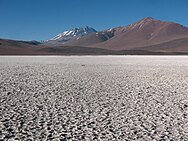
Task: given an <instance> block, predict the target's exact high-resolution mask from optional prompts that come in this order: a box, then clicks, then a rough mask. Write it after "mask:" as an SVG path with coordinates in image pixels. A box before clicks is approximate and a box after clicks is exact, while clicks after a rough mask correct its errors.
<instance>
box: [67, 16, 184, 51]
mask: <svg viewBox="0 0 188 141" xmlns="http://www.w3.org/2000/svg"><path fill="white" fill-rule="evenodd" d="M182 38H188V28H187V27H184V26H182V25H180V24H177V23H173V22H163V21H160V20H155V19H153V18H150V17H149V18H144V19H142V20H140V21H138V22H136V23H133V24H131V25H128V26H125V27H117V28H112V29H109V30H104V31H101V32H97V33H92V34H89V35H87V36H84V37H82V38H80V39H78V40H74V41H72V42H69V43H68V45H73V46H74V45H77V46H78V45H79V46H87V47H99V48H104V49H110V50H130V49H135V48H137V49H138V48H139V47H145V46H152V45H157V44H162V43H165V42H170V41H173V40H177V39H182Z"/></svg>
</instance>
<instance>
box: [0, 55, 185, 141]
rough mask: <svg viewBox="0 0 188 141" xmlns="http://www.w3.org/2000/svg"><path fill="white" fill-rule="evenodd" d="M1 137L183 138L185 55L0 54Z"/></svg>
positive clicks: (28, 140)
mask: <svg viewBox="0 0 188 141" xmlns="http://www.w3.org/2000/svg"><path fill="white" fill-rule="evenodd" d="M4 140H5V141H6V140H11V141H16V140H17V141H40V140H42V141H43V140H44V141H46V140H53V141H66V140H70V141H71V140H74V141H95V140H96V141H132V140H136V141H180V140H181V141H186V140H188V56H51V57H50V56H36V57H30V56H22V57H19V56H11V57H10V56H1V57H0V141H4Z"/></svg>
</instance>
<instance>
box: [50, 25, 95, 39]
mask: <svg viewBox="0 0 188 141" xmlns="http://www.w3.org/2000/svg"><path fill="white" fill-rule="evenodd" d="M95 32H97V31H96V30H95V29H94V28H92V27H88V26H86V27H80V28H73V29H71V30H67V31H64V32H62V33H60V34H58V35H57V36H55V37H54V38H52V39H50V40H47V42H51V41H52V42H53V41H57V42H61V43H65V42H67V41H70V40H72V39H79V38H80V37H82V36H85V35H88V34H90V33H95Z"/></svg>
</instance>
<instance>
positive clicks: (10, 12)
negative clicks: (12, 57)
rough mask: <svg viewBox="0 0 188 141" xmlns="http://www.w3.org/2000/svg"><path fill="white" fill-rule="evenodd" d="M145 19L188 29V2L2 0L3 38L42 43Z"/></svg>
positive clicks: (177, 0)
mask: <svg viewBox="0 0 188 141" xmlns="http://www.w3.org/2000/svg"><path fill="white" fill-rule="evenodd" d="M144 17H153V18H156V19H160V20H165V21H174V22H178V23H180V24H183V25H185V26H188V0H0V38H9V39H19V40H39V41H40V40H46V39H49V38H51V37H53V36H55V35H56V34H58V33H60V32H62V31H64V30H66V29H71V28H74V27H82V26H91V27H93V28H95V29H96V30H103V29H108V28H111V27H116V26H123V25H128V24H130V23H132V22H135V21H137V20H140V19H142V18H144Z"/></svg>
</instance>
